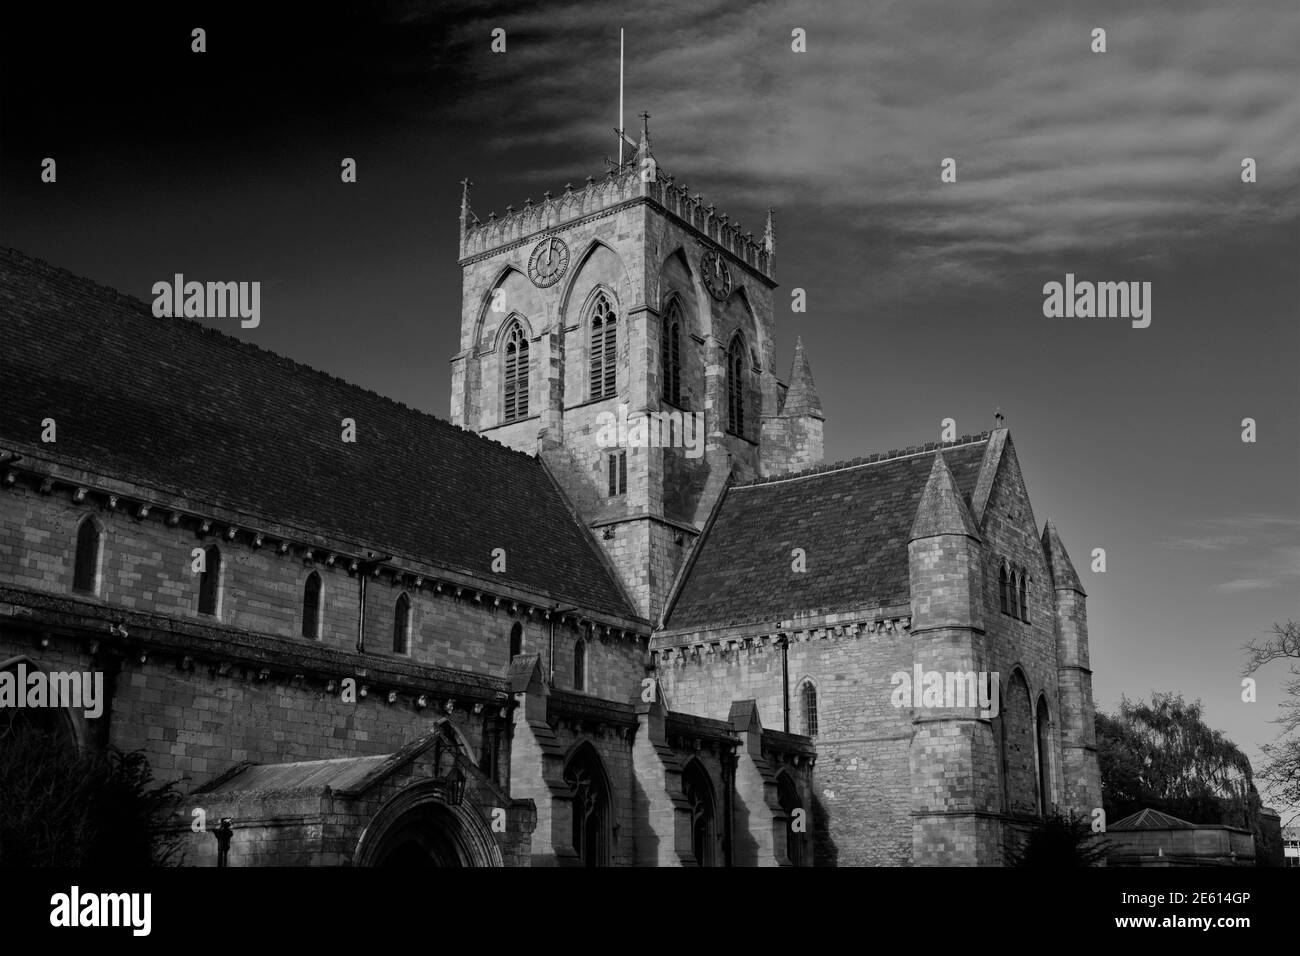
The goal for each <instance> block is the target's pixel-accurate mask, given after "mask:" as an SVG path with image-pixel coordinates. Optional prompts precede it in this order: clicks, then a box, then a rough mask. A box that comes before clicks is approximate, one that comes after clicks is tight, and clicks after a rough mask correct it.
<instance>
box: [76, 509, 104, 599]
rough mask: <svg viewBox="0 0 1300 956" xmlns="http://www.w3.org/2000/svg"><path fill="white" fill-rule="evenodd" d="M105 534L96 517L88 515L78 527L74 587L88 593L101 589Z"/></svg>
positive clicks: (94, 592)
mask: <svg viewBox="0 0 1300 956" xmlns="http://www.w3.org/2000/svg"><path fill="white" fill-rule="evenodd" d="M102 545H103V535H102V534H100V531H99V525H97V524H95V519H94V518H92V517H90V515H86V517H85V518H83V519H82V522H81V526H80V527H78V528H77V551H76V556H75V559H74V561H73V566H72V589H73V590H74V591H83V592H85V593H86V594H96V593H98V591H99V556H100V549H101V548H102Z"/></svg>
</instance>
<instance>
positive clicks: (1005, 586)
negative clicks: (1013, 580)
mask: <svg viewBox="0 0 1300 956" xmlns="http://www.w3.org/2000/svg"><path fill="white" fill-rule="evenodd" d="M1009 587H1010V578H1008V577H1007V566H1006V565H1005V564H1004V565H1002V567H1000V568H998V603H999V604H1000V605H1001V606H1002V613H1003V614H1010V613H1011V602H1010V599H1009V598H1008V593H1009Z"/></svg>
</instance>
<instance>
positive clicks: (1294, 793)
mask: <svg viewBox="0 0 1300 956" xmlns="http://www.w3.org/2000/svg"><path fill="white" fill-rule="evenodd" d="M1244 650H1245V651H1246V652H1247V654H1248V655H1249V658H1248V660H1247V663H1246V667H1245V670H1244V671H1243V673H1244V674H1246V675H1249V674H1253V673H1255V671H1257V670H1259V669H1260V668H1261V667H1263V666H1264V665H1266V664H1271V663H1273V662H1274V661H1280V660H1293V661H1294V660H1300V626H1298V625H1297V624H1296V622H1295V621H1287V622H1286V623H1285V624H1274V625H1273V633H1272V634H1271V635H1270V636H1269V637H1268V638H1267V639H1266V640H1263V641H1253V642H1251V643H1249V644H1247V645H1245V648H1244ZM1290 674H1291V679H1290V680H1288V681H1286V682H1285V683H1284V684H1283V685H1282V693H1283V695H1284V697H1285V700H1283V702H1282V704H1281V705H1280V706H1281V708H1282V715H1281V716H1280V717H1278V718H1277V719H1276V720H1275V721H1274V723H1277V724H1281V726H1282V732H1281V734H1280V735H1279V736H1278V739H1277V740H1276V741H1274V742H1273V743H1271V744H1265V745H1263V746H1262V747H1260V750H1261V751H1263V754H1264V759H1265V761H1266V762H1265V764H1264V766H1263V768H1262V769H1261V770H1260V772H1259V776H1260V778H1261V779H1263V780H1264V781H1265V782H1266V784H1267V789H1268V793H1269V796H1270V797H1274V798H1276V799H1277V800H1278V801H1279V802H1282V803H1285V804H1289V805H1290V806H1292V807H1295V806H1300V666H1297V665H1296V664H1292V665H1291V668H1290Z"/></svg>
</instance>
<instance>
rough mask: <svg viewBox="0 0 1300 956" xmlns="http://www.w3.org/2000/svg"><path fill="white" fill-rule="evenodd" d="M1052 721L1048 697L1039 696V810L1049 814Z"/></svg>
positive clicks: (1041, 812) (1050, 800)
mask: <svg viewBox="0 0 1300 956" xmlns="http://www.w3.org/2000/svg"><path fill="white" fill-rule="evenodd" d="M1051 730H1052V723H1051V720H1050V719H1049V717H1048V714H1047V698H1046V697H1039V698H1038V726H1037V742H1038V812H1039V813H1040V814H1042V815H1043V816H1046V815H1047V812H1048V810H1049V809H1050V808H1051V805H1052V773H1051V767H1052V733H1051Z"/></svg>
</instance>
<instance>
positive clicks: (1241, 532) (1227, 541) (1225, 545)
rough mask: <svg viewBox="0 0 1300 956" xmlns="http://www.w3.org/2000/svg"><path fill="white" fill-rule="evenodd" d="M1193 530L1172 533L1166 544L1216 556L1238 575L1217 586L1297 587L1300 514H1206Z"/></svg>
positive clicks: (1240, 588) (1254, 588) (1228, 590)
mask: <svg viewBox="0 0 1300 956" xmlns="http://www.w3.org/2000/svg"><path fill="white" fill-rule="evenodd" d="M1192 530H1193V531H1194V532H1195V533H1193V534H1190V535H1187V536H1183V537H1177V538H1171V539H1169V540H1168V541H1166V542H1165V543H1164V545H1165V547H1166V548H1169V549H1172V550H1177V551H1197V552H1202V553H1206V554H1213V555H1215V556H1216V557H1215V560H1216V561H1217V562H1218V563H1219V564H1220V565H1221V566H1222V568H1223V570H1224V573H1228V574H1234V575H1236V576H1235V577H1233V578H1231V579H1229V580H1227V581H1222V582H1220V583H1218V584H1216V585H1214V590H1215V591H1218V592H1221V593H1225V594H1233V593H1239V592H1242V591H1258V590H1264V589H1267V588H1274V587H1290V588H1294V587H1295V586H1296V582H1297V581H1300V544H1297V543H1296V542H1297V541H1298V540H1300V519H1298V518H1293V517H1290V516H1287V515H1267V514H1249V515H1241V516H1237V517H1231V518H1213V519H1205V520H1201V521H1198V522H1194V523H1193V524H1192Z"/></svg>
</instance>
